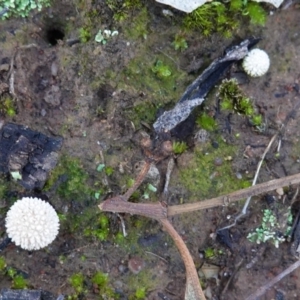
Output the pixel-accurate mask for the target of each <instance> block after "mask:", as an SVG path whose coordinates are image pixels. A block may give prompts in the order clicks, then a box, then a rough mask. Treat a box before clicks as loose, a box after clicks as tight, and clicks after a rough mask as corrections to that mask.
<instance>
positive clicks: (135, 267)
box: [128, 256, 145, 274]
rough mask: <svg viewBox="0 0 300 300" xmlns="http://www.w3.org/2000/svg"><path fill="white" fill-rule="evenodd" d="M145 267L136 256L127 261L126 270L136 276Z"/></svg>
mask: <svg viewBox="0 0 300 300" xmlns="http://www.w3.org/2000/svg"><path fill="white" fill-rule="evenodd" d="M144 266H145V262H144V260H143V259H141V258H140V257H138V256H134V257H132V258H130V259H129V261H128V269H129V270H130V271H131V272H132V273H133V274H138V273H140V272H141V271H142V269H143V268H144Z"/></svg>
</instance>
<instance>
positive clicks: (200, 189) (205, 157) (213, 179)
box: [179, 139, 250, 200]
mask: <svg viewBox="0 0 300 300" xmlns="http://www.w3.org/2000/svg"><path fill="white" fill-rule="evenodd" d="M237 152H238V149H237V147H235V146H233V145H229V144H226V143H225V142H224V141H223V140H222V139H219V140H218V146H217V148H216V146H215V144H214V145H210V144H205V145H204V146H203V148H196V149H195V153H194V156H193V158H192V159H191V160H190V161H189V163H188V164H187V166H186V167H184V168H182V169H181V170H180V171H179V172H180V182H181V183H182V184H183V185H184V186H185V187H186V189H187V190H188V191H189V192H190V196H191V199H195V200H196V199H198V200H199V198H201V199H205V198H211V197H216V196H219V195H222V194H227V193H230V192H233V191H235V190H239V189H240V188H244V187H245V185H246V186H247V185H248V186H249V185H250V182H248V181H247V180H241V179H237V177H236V175H235V174H234V171H233V169H232V160H233V159H234V157H235V156H236V155H237Z"/></svg>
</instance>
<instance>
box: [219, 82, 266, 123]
mask: <svg viewBox="0 0 300 300" xmlns="http://www.w3.org/2000/svg"><path fill="white" fill-rule="evenodd" d="M219 98H220V101H221V102H220V103H221V109H223V110H233V111H234V112H235V113H237V114H241V115H245V116H247V117H249V118H250V121H251V122H252V124H253V125H254V126H260V125H261V124H262V121H263V118H262V116H261V115H259V114H256V112H255V107H254V105H253V103H252V101H251V100H250V99H249V98H248V97H246V96H245V95H244V93H243V91H242V90H241V89H240V87H239V85H238V82H237V80H236V79H230V80H228V79H225V80H223V81H222V84H221V85H220V87H219Z"/></svg>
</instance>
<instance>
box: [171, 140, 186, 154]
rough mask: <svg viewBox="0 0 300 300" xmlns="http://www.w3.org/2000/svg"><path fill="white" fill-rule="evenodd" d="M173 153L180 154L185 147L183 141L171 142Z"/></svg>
mask: <svg viewBox="0 0 300 300" xmlns="http://www.w3.org/2000/svg"><path fill="white" fill-rule="evenodd" d="M172 147H173V152H174V154H182V153H183V152H184V151H186V149H187V144H186V143H185V142H176V141H175V142H173V144H172Z"/></svg>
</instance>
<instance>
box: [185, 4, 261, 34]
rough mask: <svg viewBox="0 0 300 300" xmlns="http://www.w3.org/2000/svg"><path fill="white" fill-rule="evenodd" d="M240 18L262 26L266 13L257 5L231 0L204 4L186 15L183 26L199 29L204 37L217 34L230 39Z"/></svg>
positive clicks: (238, 24)
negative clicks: (245, 18)
mask: <svg viewBox="0 0 300 300" xmlns="http://www.w3.org/2000/svg"><path fill="white" fill-rule="evenodd" d="M241 16H246V17H247V18H248V19H249V20H250V22H251V23H253V24H257V25H264V24H265V21H266V12H265V11H264V9H263V8H262V7H261V6H260V4H259V3H254V2H251V1H243V0H231V1H230V2H229V3H223V2H219V1H213V2H209V3H205V4H204V5H202V6H200V7H199V8H197V9H196V10H194V11H193V12H191V13H190V14H188V15H187V16H186V17H185V18H184V20H183V25H184V27H185V28H186V29H201V31H202V33H203V35H205V36H209V35H210V34H212V33H214V32H218V33H221V34H223V35H224V36H225V37H230V36H232V33H233V31H234V30H235V29H237V28H238V27H239V26H240V22H241Z"/></svg>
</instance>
